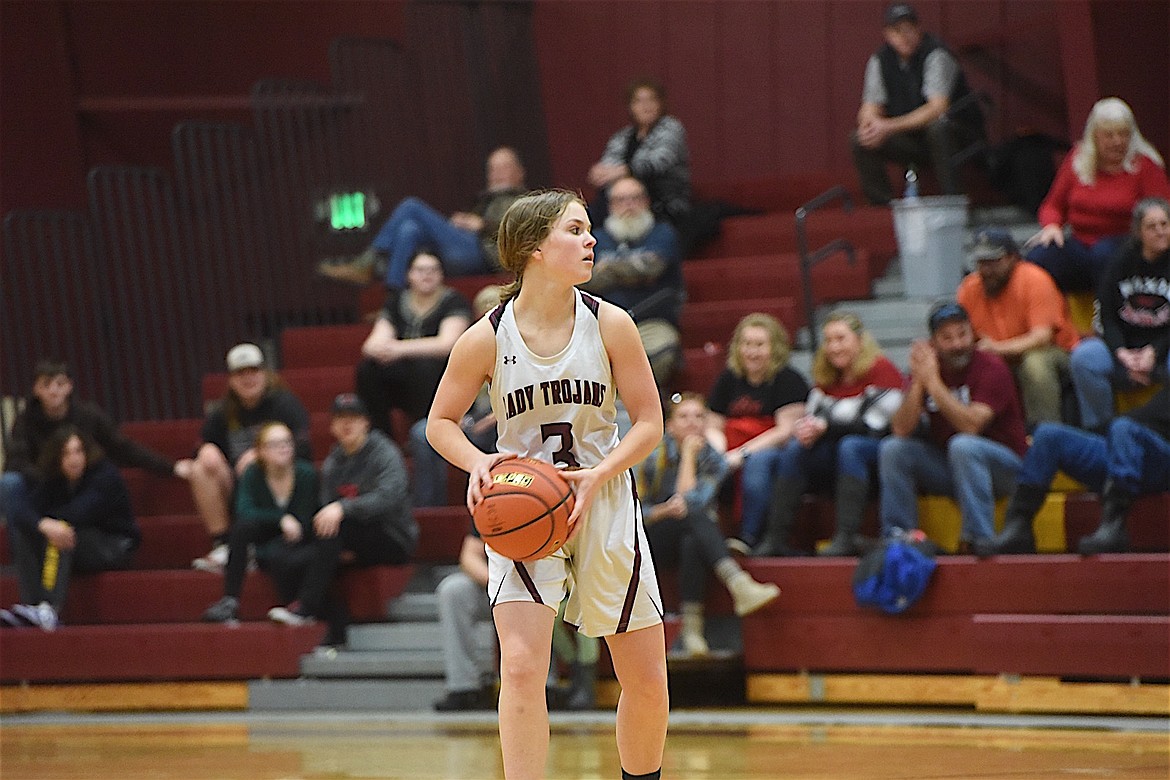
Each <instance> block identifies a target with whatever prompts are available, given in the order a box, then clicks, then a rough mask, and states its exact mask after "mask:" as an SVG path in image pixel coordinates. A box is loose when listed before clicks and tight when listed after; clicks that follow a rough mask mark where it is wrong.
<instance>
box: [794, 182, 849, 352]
mask: <svg viewBox="0 0 1170 780" xmlns="http://www.w3.org/2000/svg"><path fill="white" fill-rule="evenodd" d="M836 200H840V201H841V203H842V204H843V205H844V207H845V213H846V214H851V213H853V196H852V195H850V194H849V191H848V190H846V189H845V188H844V187H842V186H841V185H839V184H838V185H837V186H835V187H830V188H829V189H827V190H825V191H824V192H822V193H821V194H820V195H817V196H816V197H815V198H813V199H812V200H810V201H808V202H807V203H805V204H804V205H802V206H800V207H799V208H798V209H797V210H796V248H797V250H798V251H799V253H800V284H801V287H802V288H803V289H802V293H803V296H804V310H805V313H806V315H807V316H808V337H809V345H810V347H811V349H813V350H814V351H815V350H816V348H817V328H816V322H815V319H814V317H813V312H814V305H815V304H814V302H813V290H812V269H813V266H814V265H816V264H817V263H819V262H821V261H822V260H824V259H825V258H826V257H831V256H832V255H835V254H837V253H838V252H844V253H845V256H846V258H847V259H848V261H849V265H855V264H856V263H857V252H856V250H855V249H854V247H853V243H852V242H851V241H849V240H848V239H845V238H835V239H833V240H832V241H830V242H829V243H827V244H825V245H824V246H822V247H820V248H819V249H817V250H816V251H815V252H809V249H808V231H807V229H806V228H805V223H806V222H807V221H808V218H809V215H810V214H812V213H813V212H814V211H818V210H820V209H822V208H824V207H825V206H827V205H829V204H830V203H832V202H834V201H836Z"/></svg>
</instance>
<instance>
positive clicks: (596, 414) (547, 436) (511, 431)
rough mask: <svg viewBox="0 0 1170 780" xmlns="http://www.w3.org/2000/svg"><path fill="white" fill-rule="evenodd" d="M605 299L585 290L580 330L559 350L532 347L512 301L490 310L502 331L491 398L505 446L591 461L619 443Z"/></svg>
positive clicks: (562, 460)
mask: <svg viewBox="0 0 1170 780" xmlns="http://www.w3.org/2000/svg"><path fill="white" fill-rule="evenodd" d="M599 305H600V304H599V301H598V300H597V299H596V298H594V297H593V296H591V295H588V294H586V293H583V292H581V291H580V290H578V291H577V297H576V311H575V315H574V321H573V335H572V337H571V338H570V339H569V343H568V344H567V345H566V346H565V348H564V349H562V350H561V351H560V352H559V353H558V354H556V355H552V356H551V357H542V356H540V355H537V354H535V353H533V352H532V351H531V350H529V349H528V346H527V345H526V344H525V343H524V339H523V338H522V337H521V336H520V329H519V328H518V327H517V325H516V318H515V313H514V310H513V309H514V307H513V306H512V301H508V302H507V303H503V304H501V305H500V306H498V307H496V309H495V310H493V311H492V312H491V314H489V315H488V318H489V320H490V321H491V322H492V325H493V326H494V327H495V330H496V365H495V370H494V372H493V374H492V383H491V401H492V411H494V412H495V414H496V420H497V425H498V427H499V441H498V442H497V444H496V447H497V448H498V450H499V451H500V452H507V453H513V454H515V455H519V456H522V457H529V458H536V459H537V460H542V461H545V462H546V463H553V464H563V465H566V466H582V467H585V468H588V467H591V466H596V465H597V464H598V463H600V462H601V460H602V458H604V457H605V456H606V455H607V454H608V453H609V452H611V451H612V450H613V449H614V447H616V446H617V444H618V431H617V422H616V408H615V404H616V398H615V395H616V390H615V388H614V384H613V373H612V371H611V369H610V364H609V356H608V355H607V354H606V351H605V345H604V344H603V343H602V341H601V328H600V323H599V322H598V319H597V311H598V308H599Z"/></svg>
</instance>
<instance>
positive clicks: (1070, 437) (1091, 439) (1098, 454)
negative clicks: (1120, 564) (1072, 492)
mask: <svg viewBox="0 0 1170 780" xmlns="http://www.w3.org/2000/svg"><path fill="white" fill-rule="evenodd" d="M1057 470H1060V471H1064V472H1065V473H1066V474H1068V475H1069V476H1070V477H1072V478H1073V479H1075V480H1077V481H1078V482H1081V483H1082V484H1084V485H1085V486H1086V487H1088V488H1089V489H1090V490H1092V491H1094V492H1096V493H1098V494H1099V495H1100V496H1101V504H1102V506H1101V523H1100V525H1098V527H1097V530H1096V531H1094V532H1093V533H1092V534H1091V535H1090V536H1086V537H1084V538H1082V539H1081V540H1080V542H1079V544H1078V545H1077V549H1078V551H1079V552H1080V553H1081V555H1096V554H1098V553H1117V552H1128V551H1129V532H1128V530H1127V529H1126V517H1127V515H1128V514H1129V509H1130V506H1131V505H1132V504H1133V501H1134V499H1135V498H1136V497H1137V496H1139V495H1142V494H1145V493H1164V492H1166V491H1167V490H1170V387H1163V388H1162V389H1161V390H1160V391H1159V392H1158V393H1157V394H1156V395H1154V397H1153V398H1151V399H1150V400H1149V401H1147V402H1146V403H1145V404H1143V405H1142V406H1139V407H1138V408H1136V409H1133V410H1132V411H1130V412H1128V413H1126V414H1125V415H1123V416H1121V417H1117V418H1115V419H1114V420H1113V421H1112V422H1111V423H1109V429H1108V431H1107V432H1106V433H1105V434H1104V435H1101V434H1096V433H1089V432H1087V431H1083V430H1080V429H1079V428H1073V427H1071V426H1068V425H1057V424H1045V425H1041V426H1040V427H1039V428H1037V429H1036V433H1035V435H1034V436H1033V438H1032V446H1031V447H1030V448H1029V449H1028V453H1027V454H1026V455H1025V456H1024V462H1023V465H1022V466H1021V467H1020V475H1019V484H1017V485H1016V492H1015V495H1013V496H1012V500H1011V502H1010V503H1009V504H1008V508H1007V514H1006V516H1005V517H1004V525H1003V531H1002V532H1001V533H1000V534H999V535H998V536H996V537H995V538H994V539H982V540H979V542H978V543H976V545H975V546H974V549H975V553H976V554H977V555H981V556H986V555H1004V554H1016V553H1034V552H1036V536H1035V534H1034V532H1033V529H1032V522H1033V520H1035V518H1036V515H1037V514H1038V513H1039V512H1040V508H1041V507H1043V506H1044V502H1045V500H1046V498H1047V496H1048V489H1049V488H1050V487H1051V486H1052V480H1053V478H1054V477H1055V476H1056V472H1057ZM1151 519H1153V518H1151ZM1160 522H1165V518H1161V519H1160Z"/></svg>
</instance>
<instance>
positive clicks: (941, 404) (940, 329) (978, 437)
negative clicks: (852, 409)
mask: <svg viewBox="0 0 1170 780" xmlns="http://www.w3.org/2000/svg"><path fill="white" fill-rule="evenodd" d="M927 325H928V326H929V328H930V339H929V340H928V341H916V342H914V344H913V345H912V346H911V348H910V382H909V386H908V387H907V389H906V393H905V395H904V396H903V398H902V405H901V406H900V407H899V408H898V411H896V412H895V413H894V416H893V417H892V418H891V420H890V427H891V429H892V431H893V435H891V436H887V437H886V438H885V439H883V440H882V444H881V449H880V450H879V454H878V473H879V475H880V479H881V523H882V530H883V532H888V531H891V530H892V529H894V528H903V529H911V528H916V527H917V526H918V496H919V494H929V495H941V496H950V497H952V498H954V499H955V500H956V501H957V502H958V504H959V510H960V512H961V514H962V518H963V527H962V530H961V533H960V543H961V544H960V546H961V547H962V546H964V545H963V544H962V543H968V544H970V543H973V542H975V541H976V540H977V539H985V538H987V537H991V536H994V535H995V524H994V515H995V500H996V499H997V498H1000V497H1002V496H1006V495H1009V494H1010V493H1011V492H1012V489H1013V488H1014V486H1015V481H1016V472H1017V471H1018V470H1019V467H1020V459H1021V458H1022V457H1023V455H1024V451H1025V450H1026V449H1027V443H1026V441H1025V438H1024V419H1023V414H1022V413H1021V411H1020V400H1019V397H1018V396H1017V395H1016V387H1015V381H1014V380H1013V378H1012V374H1011V371H1010V369H1008V367H1007V364H1006V363H1004V362H1003V359H1002V358H1000V357H999V356H998V355H994V354H991V353H990V352H984V351H982V350H978V349H976V348H975V333H974V331H973V330H972V328H971V320H970V318H969V317H968V315H967V311H966V310H965V309H964V308H963V307H962V306H960V305H959V304H957V303H955V302H953V301H946V302H943V303H941V304H938V305H936V306H935V307H934V308H933V309H932V310H931V312H930V316H929V318H928V321H927Z"/></svg>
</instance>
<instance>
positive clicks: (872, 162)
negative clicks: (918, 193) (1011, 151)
mask: <svg viewBox="0 0 1170 780" xmlns="http://www.w3.org/2000/svg"><path fill="white" fill-rule="evenodd" d="M882 36H883V37H884V38H885V41H886V43H885V45H884V46H882V48H880V49H878V51H877V52H876V53H875V54H873V55H872V56H871V57H870V58H869V62H868V63H866V66H865V86H864V88H863V90H862V96H861V108H860V109H858V111H857V131H856V132H855V133H854V135H853V160H854V163H855V165H856V166H857V173H858V176H859V177H860V179H861V190H862V192H863V193H864V194H865V197H866V198H867V199H868V200H869V202H870V203H873V204H875V205H885V204H887V203H889V202H890V199H891V198H892V197H893V196H894V194H893V190H892V189H891V187H890V180H889V178H888V177H887V176H886V163H887V162H890V161H893V162H897V163H900V164H902V165H906V166H914V167H917V168H927V167H930V168H934V170H935V174H936V175H937V176H938V180H939V185H940V186H941V187H942V191H943V194H944V195H949V194H954V193H957V192H959V191H960V190H959V181H958V177H957V175H956V172H955V171H954V170H953V168H952V166H951V155H953V154H954V153H955V152H956V151H957V150H959V149H962V148H963V147H965V146H967V145H969V144H970V143H971V142H972V141H974V140H976V139H977V138H980V137H982V136H983V112H982V111H981V110H980V108H979V105H978V103H977V102H975V101H974V100H967V101H965V102H964V103H962V104H961V105H960V106H958V107H957V108H956V109H955V111H954V114H953V115H948V114H947V112H948V111H949V110H950V109H951V107H952V106H954V105H955V104H957V103H959V101H961V100H963V99H964V98H967V96H968V95H969V94H970V93H971V90H970V88H969V87H968V86H967V79H966V77H965V76H964V75H963V71H962V69H961V68H960V67H959V63H958V61H957V60H956V59H955V56H954V55H953V54H951V52H950V50H948V49H947V47H946V45H945V44H944V43H943V42H942V41H940V40H939V39H938V38H936V37H935V36H933V35H931V34H930V33H928V32H925V31H923V29H922V28H921V27H920V26H919V24H918V12H917V11H915V10H914V7H913V6H911V5H909V4H908V3H894V4H893V5H890V6H888V7H887V8H886V10H885V14H884V15H883V17H882Z"/></svg>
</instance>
